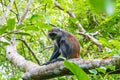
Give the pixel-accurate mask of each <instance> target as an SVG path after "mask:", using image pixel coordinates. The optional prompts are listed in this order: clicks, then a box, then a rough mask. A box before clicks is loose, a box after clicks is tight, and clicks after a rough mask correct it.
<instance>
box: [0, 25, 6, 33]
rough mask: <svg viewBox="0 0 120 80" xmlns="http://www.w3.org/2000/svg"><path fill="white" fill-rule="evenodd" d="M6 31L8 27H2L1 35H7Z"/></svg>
mask: <svg viewBox="0 0 120 80" xmlns="http://www.w3.org/2000/svg"><path fill="white" fill-rule="evenodd" d="M6 30H7V26H2V28H0V35H2V34H3V33H5V31H6Z"/></svg>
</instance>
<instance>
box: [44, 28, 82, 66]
mask: <svg viewBox="0 0 120 80" xmlns="http://www.w3.org/2000/svg"><path fill="white" fill-rule="evenodd" d="M48 37H49V38H51V39H52V40H55V41H56V42H55V43H54V51H53V53H52V55H51V57H50V59H49V61H48V62H47V63H45V65H46V64H50V63H53V62H55V61H61V60H63V59H62V58H58V57H59V56H60V55H62V56H63V57H64V58H66V59H72V58H79V57H80V45H79V42H78V41H77V39H76V37H75V36H73V35H72V34H70V33H68V32H66V31H64V30H61V29H59V28H57V27H53V29H52V30H49V31H48Z"/></svg>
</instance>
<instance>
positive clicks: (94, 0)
mask: <svg viewBox="0 0 120 80" xmlns="http://www.w3.org/2000/svg"><path fill="white" fill-rule="evenodd" d="M89 2H90V4H91V5H92V7H93V8H94V9H95V10H96V11H103V12H106V13H107V14H109V15H111V14H113V12H114V2H113V0H89Z"/></svg>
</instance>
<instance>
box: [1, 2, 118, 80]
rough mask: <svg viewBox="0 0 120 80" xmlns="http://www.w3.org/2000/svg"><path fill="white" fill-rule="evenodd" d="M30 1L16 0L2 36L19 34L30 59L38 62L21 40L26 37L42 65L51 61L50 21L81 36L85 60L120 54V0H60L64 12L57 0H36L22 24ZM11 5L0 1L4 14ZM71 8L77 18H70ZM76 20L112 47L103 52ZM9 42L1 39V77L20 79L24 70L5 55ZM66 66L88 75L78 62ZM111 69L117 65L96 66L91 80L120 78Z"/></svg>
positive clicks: (19, 46) (19, 47) (70, 78)
mask: <svg viewBox="0 0 120 80" xmlns="http://www.w3.org/2000/svg"><path fill="white" fill-rule="evenodd" d="M27 1H28V0H15V2H14V4H13V5H12V9H11V11H10V14H9V15H8V16H7V17H6V20H5V21H4V22H3V24H1V25H0V37H5V38H6V39H7V40H10V39H11V37H12V35H13V34H14V33H15V34H16V39H17V40H16V45H17V50H18V53H20V55H22V56H24V57H25V58H26V59H27V60H31V61H33V62H35V63H36V60H35V59H34V57H33V56H32V55H31V52H30V51H29V49H28V48H27V47H26V45H25V44H24V43H23V42H22V41H21V39H23V37H24V38H25V40H26V42H27V44H29V47H30V48H31V49H32V50H33V51H34V53H35V55H36V57H37V58H38V59H39V61H40V63H41V64H42V63H44V62H46V61H48V59H49V57H50V55H51V53H52V52H53V48H51V46H52V41H51V40H49V39H48V38H47V31H48V30H49V29H51V28H52V27H51V26H50V25H49V23H52V24H54V25H57V26H59V27H60V28H62V29H64V30H65V31H68V32H70V33H73V34H74V35H75V36H76V37H77V39H78V41H79V43H80V45H81V52H80V55H81V57H82V58H84V59H94V58H106V57H111V56H117V57H120V0H57V1H58V3H59V4H60V6H61V7H62V8H63V9H64V11H62V10H59V9H58V8H56V7H55V5H54V0H34V1H33V3H32V4H31V6H30V9H29V10H28V14H27V16H26V18H25V20H24V22H23V24H21V25H18V22H19V20H20V18H21V15H22V14H23V12H24V9H25V8H26V6H27V3H28V2H27ZM8 4H9V0H1V1H0V14H1V15H0V16H2V14H3V13H4V12H5V10H6V6H7V5H8ZM68 10H69V11H71V12H74V13H75V15H76V18H71V17H69V15H68V14H67V13H66V11H68ZM0 19H1V17H0ZM76 22H78V23H80V24H81V25H82V26H83V27H84V28H85V30H86V32H87V33H95V32H97V31H98V34H96V35H94V37H95V38H96V39H98V40H99V42H100V43H102V45H103V47H104V48H105V47H108V48H109V49H108V50H107V51H105V50H103V51H102V52H100V51H99V50H98V47H97V46H96V45H95V44H93V43H92V42H91V40H90V39H88V38H86V37H85V36H82V35H79V34H77V33H76V31H77V30H80V28H79V27H76V24H75V23H76ZM1 26H2V27H1ZM8 44H9V43H6V42H0V80H19V79H20V77H21V75H22V72H21V71H20V70H19V69H17V68H16V67H15V66H13V65H12V64H11V63H10V62H9V61H8V60H6V57H5V50H4V46H6V45H8ZM66 65H67V67H69V66H68V65H70V69H71V70H72V72H73V73H74V74H75V75H76V76H77V78H78V79H79V77H81V76H79V75H78V74H81V73H83V74H84V72H82V70H81V69H80V68H78V66H76V65H75V64H73V63H69V62H66ZM71 66H72V67H71ZM108 68H109V69H110V70H114V68H115V67H114V66H107V67H105V68H98V69H92V70H89V72H91V73H93V75H87V76H89V78H90V79H91V80H98V79H99V80H106V79H107V80H118V78H119V75H107V73H106V69H108ZM73 69H75V70H73ZM76 70H79V71H80V72H79V71H76ZM98 72H102V73H104V75H100V74H98V75H96V74H97V73H98ZM85 75H86V74H85ZM85 75H83V76H85ZM85 79H86V78H85ZM52 80H53V79H52ZM54 80H76V77H74V76H64V77H58V78H55V79H54ZM82 80H83V78H82ZM86 80H87V79H86Z"/></svg>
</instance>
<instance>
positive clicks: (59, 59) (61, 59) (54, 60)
mask: <svg viewBox="0 0 120 80" xmlns="http://www.w3.org/2000/svg"><path fill="white" fill-rule="evenodd" d="M57 61H64V59H63V58H58V59H53V60H52V61H48V62H46V63H44V64H43V65H48V64H52V63H54V62H57Z"/></svg>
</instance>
